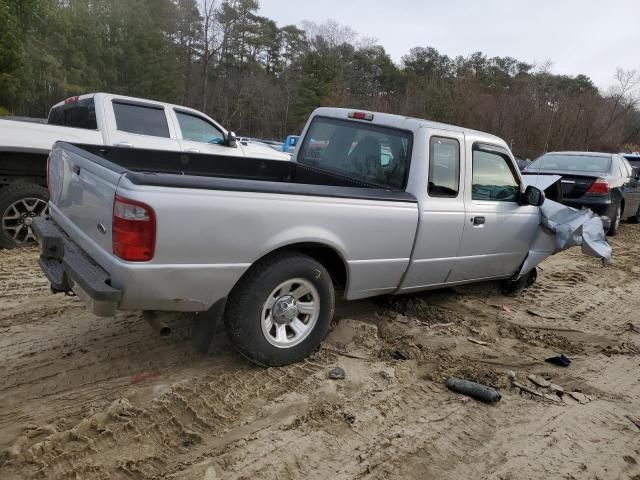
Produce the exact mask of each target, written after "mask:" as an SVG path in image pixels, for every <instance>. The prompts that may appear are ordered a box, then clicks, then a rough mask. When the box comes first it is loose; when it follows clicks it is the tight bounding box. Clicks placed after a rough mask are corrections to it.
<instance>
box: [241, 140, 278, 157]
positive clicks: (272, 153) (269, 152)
mask: <svg viewBox="0 0 640 480" xmlns="http://www.w3.org/2000/svg"><path fill="white" fill-rule="evenodd" d="M239 145H240V148H242V150H243V151H244V154H245V155H246V156H247V157H256V158H269V159H272V160H291V155H290V154H288V153H285V152H278V151H277V150H274V149H273V148H271V147H269V146H268V145H265V144H263V143H257V142H247V143H239Z"/></svg>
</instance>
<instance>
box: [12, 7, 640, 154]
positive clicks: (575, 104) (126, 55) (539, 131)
mask: <svg viewBox="0 0 640 480" xmlns="http://www.w3.org/2000/svg"><path fill="white" fill-rule="evenodd" d="M613 73H614V72H612V74H613ZM94 91H106V92H112V93H120V94H126V95H130V96H139V97H145V98H150V99H156V100H162V101H168V102H173V103H179V104H183V105H187V106H191V107H194V108H197V109H200V110H202V111H204V112H206V113H207V114H209V115H211V116H212V117H213V118H215V119H216V120H218V121H219V122H221V123H222V124H223V125H225V126H227V127H229V128H231V129H233V130H235V131H237V132H238V134H240V135H243V136H256V137H261V138H275V139H282V138H283V137H284V136H286V135H287V134H290V133H298V132H299V131H300V129H301V128H302V126H303V125H304V122H305V120H306V118H307V117H308V115H309V114H310V113H311V111H312V110H313V109H314V108H316V107H318V106H345V107H353V108H358V109H368V110H376V111H385V112H391V113H398V114H402V115H409V116H413V117H419V118H426V119H431V120H436V121H441V122H445V123H452V124H457V125H461V126H465V127H470V128H475V129H478V130H483V131H488V132H492V133H494V134H496V135H499V136H500V137H502V138H504V139H505V140H506V141H507V142H508V143H510V144H511V145H512V148H513V150H514V152H515V153H517V154H519V155H521V156H524V157H533V156H536V155H538V154H539V153H541V152H544V151H546V150H561V149H562V150H604V151H620V150H622V149H634V148H635V149H638V145H639V144H640V111H639V110H638V108H637V107H638V105H639V98H638V76H637V75H636V74H635V73H634V72H632V71H631V72H630V71H624V70H619V71H618V72H617V73H616V84H615V86H614V87H612V88H611V89H610V90H608V91H606V92H602V91H599V90H598V88H596V86H595V85H594V84H593V82H592V81H591V79H590V78H589V77H587V76H585V75H576V76H566V75H555V74H553V73H552V72H551V70H550V68H549V65H537V66H535V65H532V64H531V63H527V62H523V61H520V60H517V59H515V58H511V57H488V56H487V55H485V54H483V53H481V52H477V53H474V54H471V55H468V56H457V57H450V56H448V55H445V54H442V53H440V52H438V51H437V50H436V49H434V48H431V47H415V48H412V49H411V50H410V51H409V52H408V53H407V54H406V55H405V56H404V57H403V58H402V62H401V64H399V65H398V64H396V63H394V62H393V61H392V59H391V57H390V56H389V55H388V54H387V52H386V51H385V49H384V47H383V46H381V45H378V44H377V42H376V40H375V39H370V38H364V37H361V36H359V35H358V34H357V33H356V32H354V31H353V30H352V29H351V28H349V27H347V26H343V25H340V24H338V23H337V22H335V21H328V22H325V23H323V24H316V23H313V22H303V23H302V25H300V26H295V25H286V26H282V27H280V26H278V25H277V24H276V22H275V21H274V20H272V19H269V18H266V17H264V16H261V15H260V14H259V4H258V1H257V0H0V115H2V114H5V115H7V114H14V115H26V116H46V114H47V112H48V109H49V108H50V106H51V105H52V104H54V103H56V102H58V101H60V100H61V99H64V98H66V97H68V96H72V95H77V94H82V93H88V92H94Z"/></svg>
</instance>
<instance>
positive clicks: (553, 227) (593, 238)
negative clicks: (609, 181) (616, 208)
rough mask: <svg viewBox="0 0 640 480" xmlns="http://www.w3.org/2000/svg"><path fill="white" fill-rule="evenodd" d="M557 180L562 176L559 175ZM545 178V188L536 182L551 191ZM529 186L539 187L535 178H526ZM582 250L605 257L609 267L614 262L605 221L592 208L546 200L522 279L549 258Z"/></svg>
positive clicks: (597, 256) (539, 184)
mask: <svg viewBox="0 0 640 480" xmlns="http://www.w3.org/2000/svg"><path fill="white" fill-rule="evenodd" d="M556 177H557V178H556V180H555V181H557V180H559V179H560V177H559V176H556ZM540 178H544V180H543V182H544V184H545V185H543V184H541V183H540V180H539V179H536V182H537V183H538V185H537V186H538V188H540V187H542V188H547V187H549V186H551V185H553V183H555V182H554V181H551V180H552V178H550V176H546V177H540ZM524 180H525V183H527V184H529V185H536V182H534V181H532V180H533V179H530V178H526V176H525V177H524ZM577 246H580V247H582V253H583V254H585V255H589V256H590V257H596V258H601V259H602V263H603V264H604V265H607V264H608V263H610V262H611V257H612V254H613V253H612V251H611V246H610V245H609V243H608V242H607V237H606V233H605V221H603V218H602V217H600V216H598V215H596V214H595V213H593V212H592V211H591V210H589V209H582V210H577V209H575V208H571V207H567V206H565V205H562V204H560V203H558V202H554V201H553V200H549V199H547V200H545V201H544V203H543V204H542V206H541V207H540V228H539V230H538V233H537V234H536V237H535V238H534V240H533V243H532V244H531V248H530V249H529V255H528V256H527V258H526V259H525V261H524V264H523V265H522V269H521V270H520V273H519V274H518V278H519V277H521V276H522V275H524V274H526V273H528V272H529V271H531V270H532V269H533V268H534V267H535V266H536V265H538V264H539V263H540V262H542V261H543V260H544V259H545V258H547V257H550V256H551V255H555V254H556V253H558V252H562V251H563V250H566V249H567V248H571V247H577Z"/></svg>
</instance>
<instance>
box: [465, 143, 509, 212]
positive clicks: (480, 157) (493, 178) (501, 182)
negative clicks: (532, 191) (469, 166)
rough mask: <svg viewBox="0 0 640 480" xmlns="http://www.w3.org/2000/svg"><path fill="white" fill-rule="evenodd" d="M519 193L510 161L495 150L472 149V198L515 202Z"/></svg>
mask: <svg viewBox="0 0 640 480" xmlns="http://www.w3.org/2000/svg"><path fill="white" fill-rule="evenodd" d="M519 193H520V186H519V184H518V180H517V178H516V176H515V174H514V173H513V170H512V169H511V167H510V161H509V160H507V158H506V157H504V156H502V155H500V154H499V153H497V152H492V151H488V150H480V149H474V150H473V179H472V182H471V199H472V200H490V201H494V202H516V201H517V200H518V195H519Z"/></svg>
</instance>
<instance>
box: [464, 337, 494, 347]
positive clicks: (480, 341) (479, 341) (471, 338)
mask: <svg viewBox="0 0 640 480" xmlns="http://www.w3.org/2000/svg"><path fill="white" fill-rule="evenodd" d="M467 340H469V341H470V342H471V343H475V344H477V345H483V346H486V345H489V342H483V341H482V340H478V339H476V338H473V337H467Z"/></svg>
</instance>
